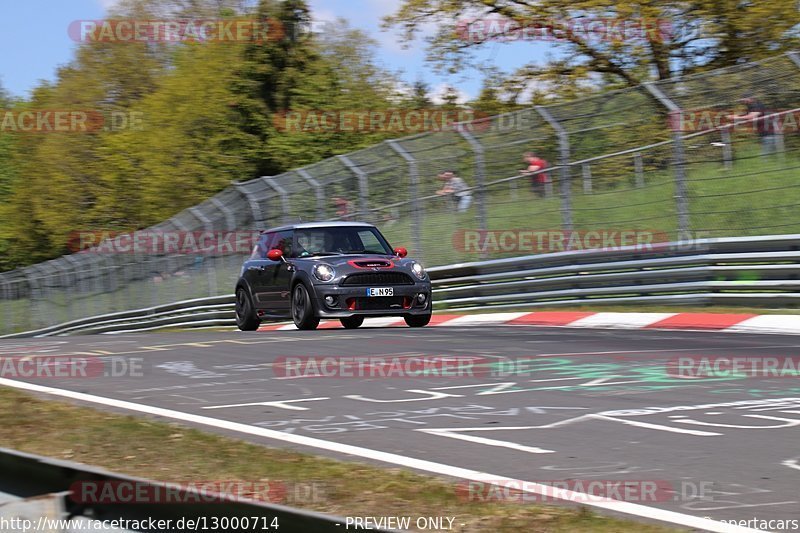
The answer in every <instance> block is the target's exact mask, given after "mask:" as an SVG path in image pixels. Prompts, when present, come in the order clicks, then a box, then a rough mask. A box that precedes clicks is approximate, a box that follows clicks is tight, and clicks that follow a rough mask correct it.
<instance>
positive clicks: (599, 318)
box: [568, 313, 677, 329]
mask: <svg viewBox="0 0 800 533" xmlns="http://www.w3.org/2000/svg"><path fill="white" fill-rule="evenodd" d="M676 314H677V313H596V314H594V315H592V316H587V317H584V318H580V319H578V320H576V321H575V322H570V323H569V324H568V325H569V327H571V328H607V327H613V328H620V329H639V328H643V327H646V326H649V325H650V324H655V323H656V322H661V321H662V320H665V319H667V318H670V317H673V316H675V315H676Z"/></svg>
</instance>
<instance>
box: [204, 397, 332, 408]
mask: <svg viewBox="0 0 800 533" xmlns="http://www.w3.org/2000/svg"><path fill="white" fill-rule="evenodd" d="M320 400H330V398H303V399H301V400H280V401H276V402H254V403H236V404H231V405H213V406H209V407H203V409H228V408H230V407H253V406H256V405H263V406H266V407H270V406H272V407H279V408H280V409H289V410H292V411H308V407H300V406H297V405H289V404H293V403H298V402H318V401H320Z"/></svg>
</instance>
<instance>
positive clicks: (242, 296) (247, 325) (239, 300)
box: [236, 287, 261, 331]
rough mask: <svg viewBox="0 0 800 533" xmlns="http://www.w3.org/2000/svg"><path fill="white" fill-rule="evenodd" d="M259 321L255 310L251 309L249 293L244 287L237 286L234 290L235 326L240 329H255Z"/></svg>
mask: <svg viewBox="0 0 800 533" xmlns="http://www.w3.org/2000/svg"><path fill="white" fill-rule="evenodd" d="M259 325H261V321H260V320H259V319H258V315H256V310H255V309H253V303H252V302H251V301H250V295H248V294H247V291H246V290H245V289H244V287H239V288H238V289H237V290H236V326H237V327H238V328H239V329H240V330H242V331H255V330H257V329H258V326H259Z"/></svg>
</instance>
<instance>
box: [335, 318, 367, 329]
mask: <svg viewBox="0 0 800 533" xmlns="http://www.w3.org/2000/svg"><path fill="white" fill-rule="evenodd" d="M339 321H340V322H341V323H342V325H343V326H344V328H345V329H356V328H358V327H361V324H363V323H364V317H363V316H351V317H347V318H340V319H339Z"/></svg>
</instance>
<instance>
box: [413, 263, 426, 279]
mask: <svg viewBox="0 0 800 533" xmlns="http://www.w3.org/2000/svg"><path fill="white" fill-rule="evenodd" d="M411 272H413V273H414V275H415V276H417V277H418V278H419V279H421V280H424V279H425V269H424V268H422V265H420V264H419V263H411Z"/></svg>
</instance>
